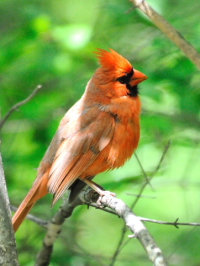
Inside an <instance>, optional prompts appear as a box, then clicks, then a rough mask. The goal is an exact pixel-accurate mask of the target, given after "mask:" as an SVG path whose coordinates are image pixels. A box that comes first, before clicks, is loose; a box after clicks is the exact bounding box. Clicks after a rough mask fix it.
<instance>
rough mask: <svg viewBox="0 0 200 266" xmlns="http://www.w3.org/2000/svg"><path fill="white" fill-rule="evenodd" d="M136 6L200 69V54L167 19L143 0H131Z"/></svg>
mask: <svg viewBox="0 0 200 266" xmlns="http://www.w3.org/2000/svg"><path fill="white" fill-rule="evenodd" d="M129 1H130V2H131V3H133V5H134V6H136V7H138V8H139V9H140V10H141V11H142V12H143V13H144V14H146V15H147V16H148V17H149V18H150V19H151V20H152V21H153V22H154V24H155V25H156V26H157V27H158V28H159V29H160V30H161V31H162V32H163V33H164V34H165V35H166V36H167V37H168V38H169V39H170V40H171V41H172V42H173V43H174V44H175V45H177V46H178V47H179V48H180V49H181V51H183V53H184V54H185V55H186V56H187V57H188V58H189V59H190V60H191V61H192V62H193V63H194V64H195V65H196V66H197V67H198V68H199V69H200V54H199V53H198V52H197V51H196V50H195V48H194V47H193V46H192V45H191V44H190V43H189V42H188V41H187V40H185V39H184V37H183V36H182V35H181V33H180V32H178V31H177V30H176V29H175V28H174V27H173V26H172V25H171V24H170V23H169V22H168V21H167V20H166V19H164V18H163V17H162V16H161V15H159V14H158V13H157V12H156V11H155V10H154V9H153V8H152V7H151V6H150V5H149V4H148V3H147V1H145V0H143V1H141V0H129Z"/></svg>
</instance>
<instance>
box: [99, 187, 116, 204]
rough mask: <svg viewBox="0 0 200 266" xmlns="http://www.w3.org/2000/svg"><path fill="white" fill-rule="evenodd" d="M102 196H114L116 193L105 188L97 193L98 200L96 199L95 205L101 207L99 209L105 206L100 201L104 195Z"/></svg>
mask: <svg viewBox="0 0 200 266" xmlns="http://www.w3.org/2000/svg"><path fill="white" fill-rule="evenodd" d="M104 196H113V197H116V194H115V193H113V192H111V191H107V190H105V191H103V190H102V191H101V194H100V195H99V198H98V200H97V205H98V207H99V208H101V209H103V208H105V206H104V205H103V204H102V202H101V200H102V198H103V197H104Z"/></svg>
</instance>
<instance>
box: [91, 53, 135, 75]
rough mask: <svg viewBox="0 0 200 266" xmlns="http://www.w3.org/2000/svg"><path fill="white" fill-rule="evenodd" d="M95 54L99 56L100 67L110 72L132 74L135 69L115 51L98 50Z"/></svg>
mask: <svg viewBox="0 0 200 266" xmlns="http://www.w3.org/2000/svg"><path fill="white" fill-rule="evenodd" d="M94 53H95V54H96V55H97V57H98V59H99V63H100V65H101V66H102V67H103V68H105V69H106V70H108V71H115V70H117V71H120V72H121V71H122V72H126V73H130V72H131V71H132V69H133V67H132V65H131V63H130V62H129V61H128V60H127V59H126V58H124V57H123V56H121V55H120V54H118V53H117V52H115V51H114V50H113V49H110V52H108V51H106V50H103V49H97V51H96V52H94Z"/></svg>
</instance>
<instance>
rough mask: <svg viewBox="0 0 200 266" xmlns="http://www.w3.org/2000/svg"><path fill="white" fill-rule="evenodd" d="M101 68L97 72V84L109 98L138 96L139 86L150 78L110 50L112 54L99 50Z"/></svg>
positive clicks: (97, 53) (97, 52)
mask: <svg viewBox="0 0 200 266" xmlns="http://www.w3.org/2000/svg"><path fill="white" fill-rule="evenodd" d="M95 54H96V55H97V57H98V59H99V63H100V68H98V69H97V71H96V75H95V78H96V83H99V85H100V86H101V89H102V90H104V91H105V92H106V93H107V95H108V96H109V97H121V96H126V95H129V96H130V97H136V96H137V95H138V87H137V85H138V84H139V83H140V82H142V81H144V80H146V79H147V78H148V77H147V76H146V75H145V74H143V73H142V72H140V71H138V70H136V69H134V68H133V66H132V65H131V63H130V62H129V61H128V60H127V59H125V58H124V57H123V56H121V55H120V54H118V53H117V52H115V51H114V50H113V49H110V52H108V51H106V50H103V49H97V51H96V52H95Z"/></svg>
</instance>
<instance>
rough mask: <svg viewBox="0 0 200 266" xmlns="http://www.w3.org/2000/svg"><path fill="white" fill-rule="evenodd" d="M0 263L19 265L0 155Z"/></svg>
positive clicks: (6, 265) (7, 265)
mask: <svg viewBox="0 0 200 266" xmlns="http://www.w3.org/2000/svg"><path fill="white" fill-rule="evenodd" d="M0 265H4V266H10V265H12V266H19V262H18V258H17V249H16V242H15V237H14V232H13V227H12V223H11V211H10V202H9V199H8V193H7V188H6V182H5V177H4V171H3V163H2V159H1V155H0Z"/></svg>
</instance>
